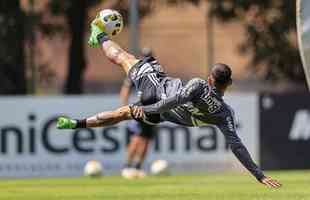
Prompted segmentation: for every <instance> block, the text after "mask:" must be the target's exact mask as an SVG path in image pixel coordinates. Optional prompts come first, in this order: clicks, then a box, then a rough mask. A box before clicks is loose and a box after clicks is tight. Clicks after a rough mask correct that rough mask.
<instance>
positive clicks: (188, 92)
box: [133, 78, 203, 118]
mask: <svg viewBox="0 0 310 200" xmlns="http://www.w3.org/2000/svg"><path fill="white" fill-rule="evenodd" d="M202 86H203V83H202V80H201V79H199V78H195V79H192V80H190V81H189V82H188V83H187V84H186V85H185V86H184V87H183V88H182V89H181V90H180V91H179V92H177V93H176V94H175V95H174V96H172V97H168V98H166V99H162V100H160V101H158V102H157V103H155V104H151V105H147V106H139V107H135V108H134V109H133V115H134V116H135V117H137V118H139V117H141V115H142V114H143V113H144V114H159V113H163V112H166V111H168V110H170V109H173V108H175V107H177V106H179V105H182V104H185V103H187V102H189V101H191V100H192V99H194V98H195V97H197V96H199V95H200V94H201V92H202V91H203V90H202ZM135 113H138V115H136V114H135Z"/></svg>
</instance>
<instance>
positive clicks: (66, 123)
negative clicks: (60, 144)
mask: <svg viewBox="0 0 310 200" xmlns="http://www.w3.org/2000/svg"><path fill="white" fill-rule="evenodd" d="M76 125H77V121H76V120H74V119H70V118H68V117H59V118H58V119H57V128H58V129H75V128H76Z"/></svg>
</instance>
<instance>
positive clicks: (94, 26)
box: [88, 18, 105, 48]
mask: <svg viewBox="0 0 310 200" xmlns="http://www.w3.org/2000/svg"><path fill="white" fill-rule="evenodd" d="M90 28H91V34H90V37H89V39H88V45H89V46H90V47H92V48H98V47H100V44H99V41H98V39H97V38H98V35H99V34H101V33H105V31H104V26H103V25H102V23H100V22H99V19H97V18H96V19H94V20H93V21H92V23H91V25H90Z"/></svg>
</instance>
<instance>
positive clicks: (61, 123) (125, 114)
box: [57, 106, 132, 129]
mask: <svg viewBox="0 0 310 200" xmlns="http://www.w3.org/2000/svg"><path fill="white" fill-rule="evenodd" d="M129 119H132V115H131V109H130V107H129V106H123V107H120V108H119V109H117V110H114V111H107V112H101V113H98V114H96V115H94V116H91V117H88V118H85V119H71V118H68V117H59V118H58V121H57V128H58V129H76V128H94V127H104V126H110V125H114V124H117V123H119V122H121V121H125V120H129Z"/></svg>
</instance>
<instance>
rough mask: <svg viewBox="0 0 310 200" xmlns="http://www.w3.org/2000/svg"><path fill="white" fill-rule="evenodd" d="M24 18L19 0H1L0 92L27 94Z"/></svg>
mask: <svg viewBox="0 0 310 200" xmlns="http://www.w3.org/2000/svg"><path fill="white" fill-rule="evenodd" d="M23 19H24V15H23V13H22V11H21V9H20V4H19V0H10V1H0V27H1V30H0V44H1V45H0V94H14V95H15V94H26V77H25V71H26V70H25V58H24V51H23V50H24V40H25V32H24V23H23Z"/></svg>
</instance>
